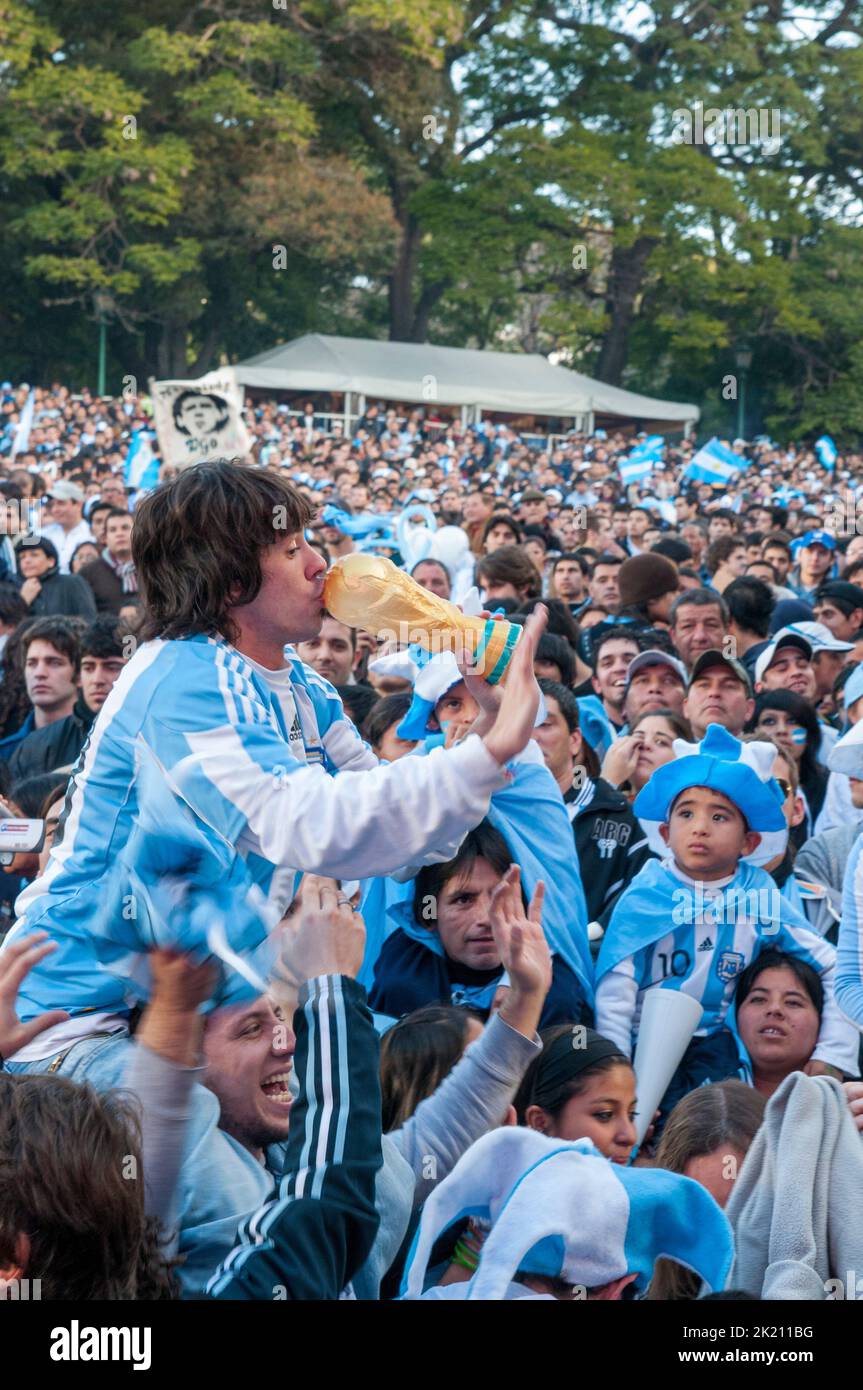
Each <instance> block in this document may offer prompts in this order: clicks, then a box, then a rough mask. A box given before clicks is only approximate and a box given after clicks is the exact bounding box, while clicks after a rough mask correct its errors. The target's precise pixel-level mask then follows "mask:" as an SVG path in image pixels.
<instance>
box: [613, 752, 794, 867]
mask: <svg viewBox="0 0 863 1390" xmlns="http://www.w3.org/2000/svg"><path fill="white" fill-rule="evenodd" d="M672 747H673V749H674V754H675V758H674V761H673V762H670V763H665V764H664V766H663V767H658V768H657V769H656V771H655V772H654V773H653V776H652V777H651V778H650V781H649V782H647V783H646V785H645V786H644V787H642V789H641V791H640V792H639V793H638V796H637V797H636V798H635V801H634V802H633V808H632V809H633V810H634V811H635V814H636V815H637V816H638V819H639V820H640V821H641V824H642V825H643V826H644V831H645V834H646V835H647V840H648V844H649V845H650V848H651V849H652V850H654V851H655V852H656V853H657V854H659V855H660V856H661V857H663V858H664V857H665V856H666V855H667V854H668V846H667V845H666V843H665V841H664V840H663V838H662V836H661V835H660V833H659V827H660V826H661V825H665V824H666V823H667V822H668V817H669V814H670V812H671V807H672V805H673V804H674V802H675V800H676V799H677V797H678V796H679V795H680V793H681V792H683V791H686V790H687V788H689V787H711V788H712V789H713V790H714V791H718V792H721V793H722V795H723V796H727V797H728V800H729V801H732V802H733V803H734V805H735V806H736V807H737V808H738V810H739V811H740V813H741V814H742V815H743V816H744V818H745V820H746V824H747V825H748V827H749V829H750V830H757V831H758V833H759V835H760V836H761V843H760V844H759V845H758V846H757V847H756V848H755V849H754V850H753V852H752V853H751V854H745V855H743V856H742V858H743V860H744V861H745V862H746V863H747V864H766V863H768V862H769V861H770V860H771V859H775V858H776V856H777V855H779V854H784V853H785V847H786V845H787V843H788V827H787V825H786V822H785V815H784V812H783V810H782V802H783V796H782V792H781V791H780V789H779V784H778V783H777V782H776V781H775V780H774V778H773V776H772V773H771V770H772V767H773V761H774V759H775V757H776V754H777V749H776V746H775V744H772V743H766V742H765V743H761V742H755V743H741V741H740V739H737V738H735V737H734V735H733V734H730V733H729V732H728V730H727V729H723V728H722V726H721V725H720V724H709V725H708V727H707V733H706V734H705V735H704V738H703V739H702V740H701V742H700V743H687V742H686V740H685V739H682V738H677V739H675V740H674V743H673V744H672Z"/></svg>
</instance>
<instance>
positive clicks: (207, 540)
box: [132, 459, 314, 642]
mask: <svg viewBox="0 0 863 1390" xmlns="http://www.w3.org/2000/svg"><path fill="white" fill-rule="evenodd" d="M313 515H314V513H313V511H312V508H311V506H310V505H309V503H308V502H307V501H306V500H305V498H304V497H303V496H302V494H301V493H300V492H298V491H297V489H296V488H295V487H294V486H293V484H292V483H289V482H288V481H287V480H286V479H284V478H282V477H280V476H279V475H278V474H275V473H270V472H269V471H268V470H266V469H259V468H249V467H247V466H246V465H244V464H241V463H232V462H228V461H227V460H223V459H220V460H218V461H217V462H215V463H199V464H197V465H196V466H195V467H194V468H185V469H183V471H182V472H181V473H180V474H179V475H178V476H177V477H176V478H174V479H172V481H171V482H169V483H163V484H162V486H161V487H157V488H156V489H155V491H154V492H151V493H149V494H148V496H147V497H145V498H144V499H143V500H142V501H141V502H140V503H139V504H138V506H137V507H136V509H135V526H134V530H133V531H132V555H133V558H134V561H135V567H136V571H137V576H138V581H139V584H140V586H141V590H142V593H143V598H144V603H145V607H146V618H145V620H144V624H143V627H142V629H141V632H140V637H141V640H142V641H145V642H146V641H149V640H150V639H151V638H153V637H165V638H171V637H191V636H193V635H194V634H196V633H205V634H206V635H207V636H212V635H214V634H215V633H217V632H218V633H221V634H222V635H223V636H225V637H227V639H228V641H234V640H235V639H236V635H237V634H236V631H235V630H234V629H233V625H232V624H231V622H230V620H229V618H228V609H229V608H231V607H234V606H240V605H242V604H246V603H251V602H252V600H253V599H254V598H256V596H257V594H258V592H259V590H260V587H261V580H262V576H261V555H262V552H263V551H264V550H265V549H266V548H267V546H271V545H274V544H275V543H276V541H277V540H279V539H280V538H284V537H285V536H287V535H292V534H294V533H295V532H297V531H301V530H303V528H304V527H305V526H307V525H308V523H309V521H311V519H312V516H313Z"/></svg>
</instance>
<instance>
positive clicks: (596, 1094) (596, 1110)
mask: <svg viewBox="0 0 863 1390" xmlns="http://www.w3.org/2000/svg"><path fill="white" fill-rule="evenodd" d="M534 1109H536V1110H537V1111H540V1107H539V1106H536V1107H533V1106H531V1107H529V1110H528V1123H529V1124H530V1125H531V1127H532V1128H536V1129H539V1128H542V1129H543V1131H544V1133H546V1134H548V1135H550V1136H551V1137H552V1138H553V1139H592V1140H593V1142H594V1144H595V1145H596V1147H597V1148H598V1149H599V1152H600V1153H601V1154H604V1155H605V1157H606V1158H610V1159H611V1161H612V1163H627V1162H628V1161H629V1155H630V1154H631V1153H632V1150H633V1148H634V1147H635V1141H636V1133H635V1117H636V1115H637V1113H638V1111H637V1106H636V1100H635V1072H634V1071H633V1070H632V1067H629V1066H623V1065H621V1066H619V1067H611V1068H609V1070H608V1071H603V1072H599V1074H598V1075H596V1076H592V1077H591V1078H590V1080H589V1081H588V1083H587V1085H586V1086H585V1088H584V1090H583V1091H581V1092H580V1093H579V1094H578V1095H575V1096H572V1098H571V1099H570V1100H568V1101H567V1102H566V1105H565V1106H564V1107H563V1109H562V1110H561V1112H560V1114H559V1115H557V1116H556V1117H555V1118H554V1119H553V1120H551V1118H550V1117H549V1116H546V1119H545V1122H537V1120H536V1119H534V1118H533V1116H531V1114H530V1111H531V1110H534ZM540 1115H542V1116H544V1115H545V1111H540Z"/></svg>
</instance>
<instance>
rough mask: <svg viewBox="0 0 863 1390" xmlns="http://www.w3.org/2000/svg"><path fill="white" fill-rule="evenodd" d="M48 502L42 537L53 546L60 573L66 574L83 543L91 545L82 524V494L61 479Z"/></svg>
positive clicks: (75, 485) (90, 538)
mask: <svg viewBox="0 0 863 1390" xmlns="http://www.w3.org/2000/svg"><path fill="white" fill-rule="evenodd" d="M48 497H49V499H50V501H51V520H50V522H49V523H48V525H47V526H44V527H43V528H42V535H43V536H45V538H46V539H47V540H49V541H51V543H52V544H53V545H54V547H55V549H56V551H57V555H58V557H59V561H60V573H61V574H68V573H69V561H70V560H71V558H72V556H73V554H74V553H75V550H76V549H77V547H78V546H79V545H80V544H81V542H82V541H91V540H92V539H93V532H92V531H91V530H90V527H89V526H88V524H87V522H86V521H85V520H84V501H85V497H84V492H83V489H81V488H80V487H79V486H78V484H77V483H70V482H67V481H66V480H65V479H63V478H61V479H60V481H59V482H58V483H55V484H54V486H53V487H52V488H51V490H50V492H49V493H48Z"/></svg>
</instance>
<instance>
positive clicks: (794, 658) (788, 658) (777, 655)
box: [755, 627, 815, 704]
mask: <svg viewBox="0 0 863 1390" xmlns="http://www.w3.org/2000/svg"><path fill="white" fill-rule="evenodd" d="M755 689H756V691H758V692H759V693H760V692H761V691H762V690H791V691H793V693H794V694H795V695H801V696H802V697H803V699H804V700H809V701H810V703H811V704H814V703H815V671H814V668H813V666H812V643H811V641H810V640H809V638H808V637H807V636H806V634H805V633H803V632H799V631H797V630H796V629H795V628H791V627H783V628H781V629H780V631H779V632H777V634H776V636H775V637H774V638H773V641H772V642H770V643H769V644H768V646H766V647H765V648H764V651H763V652H762V653H761V655H760V656H759V658H758V660H757V661H756V663H755Z"/></svg>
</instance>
